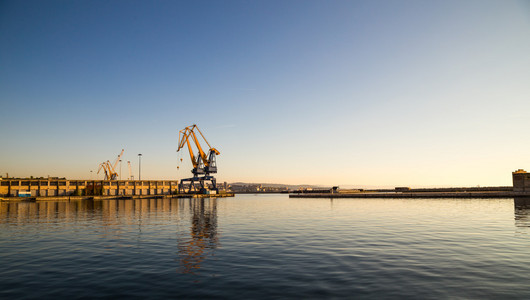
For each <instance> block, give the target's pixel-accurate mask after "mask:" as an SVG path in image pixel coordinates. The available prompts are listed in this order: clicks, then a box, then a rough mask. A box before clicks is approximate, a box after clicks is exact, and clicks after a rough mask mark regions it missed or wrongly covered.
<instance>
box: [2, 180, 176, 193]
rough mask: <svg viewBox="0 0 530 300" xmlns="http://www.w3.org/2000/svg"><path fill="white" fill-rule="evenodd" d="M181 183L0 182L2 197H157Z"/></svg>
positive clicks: (172, 190) (157, 181)
mask: <svg viewBox="0 0 530 300" xmlns="http://www.w3.org/2000/svg"><path fill="white" fill-rule="evenodd" d="M177 186H178V181H176V180H173V181H168V180H66V179H5V178H3V179H2V180H0V197H19V196H22V195H27V196H28V197H59V196H60V197H64V196H156V195H171V194H175V193H176V191H177Z"/></svg>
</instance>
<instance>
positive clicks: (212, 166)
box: [177, 124, 220, 193]
mask: <svg viewBox="0 0 530 300" xmlns="http://www.w3.org/2000/svg"><path fill="white" fill-rule="evenodd" d="M196 132H198V133H199V134H200V136H201V137H202V139H203V140H204V142H206V145H208V150H207V152H204V150H203V148H202V146H201V144H200V142H199V139H198V138H197V134H196ZM190 139H191V142H190ZM192 143H193V144H194V145H195V148H197V150H198V153H197V155H195V154H194V150H193V147H192V145H191V144H192ZM185 146H187V148H188V152H189V154H190V159H191V164H192V165H193V169H192V170H191V173H193V177H191V178H185V179H182V180H181V181H180V183H179V186H178V190H179V193H180V191H181V190H182V191H184V192H186V193H191V192H199V193H208V190H209V191H212V192H214V193H217V192H218V189H217V184H216V180H215V177H214V176H212V175H210V174H214V173H217V163H216V155H219V154H220V153H219V151H218V150H217V149H215V148H213V147H212V146H211V145H210V143H208V141H207V140H206V138H205V137H204V135H203V134H202V132H201V130H200V129H199V127H197V125H195V124H193V125H192V126H188V127H186V128H184V129H182V130H181V131H179V143H178V149H177V152H179V151H180V150H181V149H182V148H184V147H185ZM181 161H182V159H181ZM208 181H209V182H211V185H212V188H211V189H208V186H207V182H208ZM196 182H198V183H199V184H200V190H198V191H197V190H196V187H195V183H196ZM186 187H187V188H186Z"/></svg>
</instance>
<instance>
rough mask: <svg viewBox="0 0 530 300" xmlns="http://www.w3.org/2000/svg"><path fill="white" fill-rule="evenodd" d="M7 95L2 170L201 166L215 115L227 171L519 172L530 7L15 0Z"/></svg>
mask: <svg viewBox="0 0 530 300" xmlns="http://www.w3.org/2000/svg"><path fill="white" fill-rule="evenodd" d="M0 107H1V109H0V133H1V138H2V141H1V143H0V173H1V174H2V175H5V173H6V172H8V173H9V175H10V176H17V177H22V176H30V175H33V176H48V175H50V176H60V177H63V176H65V177H67V178H71V179H77V178H89V177H90V170H94V171H95V170H97V166H98V164H99V163H100V162H102V161H105V160H107V159H109V160H113V159H114V158H115V157H116V156H117V154H118V153H119V152H120V150H121V149H122V148H124V149H125V154H124V161H127V160H130V161H131V162H132V164H133V169H134V172H135V175H136V176H137V172H138V157H137V154H138V153H142V154H143V157H142V179H180V178H185V177H189V175H191V173H190V172H189V171H190V169H191V164H190V163H189V162H188V161H187V159H188V158H187V156H184V158H185V164H184V165H183V166H182V167H181V168H180V170H178V171H177V168H176V166H177V153H176V152H175V151H176V148H177V142H178V131H179V130H180V129H182V128H184V127H185V126H188V125H191V124H198V125H199V127H200V128H201V129H202V130H203V132H204V133H205V135H206V137H207V138H208V140H209V142H210V144H212V145H213V146H214V147H216V148H217V149H219V150H220V151H221V155H220V156H219V157H218V166H219V173H218V176H217V177H218V180H219V181H228V182H234V181H245V182H270V183H289V184H323V185H341V186H366V185H370V186H412V187H419V186H476V185H481V186H488V185H489V186H498V185H511V172H512V171H514V170H515V169H518V168H524V169H527V170H528V169H530V118H529V112H530V4H529V2H528V1H483V0H479V1H465V0H464V1H463V0H457V1H412V0H407V1H320V0H319V1H307V0H304V1H294V0H290V1H268V0H267V1H130V0H127V1H1V2H0ZM186 155H187V153H186ZM122 172H123V177H125V176H126V175H127V168H126V164H123V165H122ZM100 175H101V174H100Z"/></svg>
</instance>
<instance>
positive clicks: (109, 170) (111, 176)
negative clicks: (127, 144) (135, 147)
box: [97, 149, 125, 180]
mask: <svg viewBox="0 0 530 300" xmlns="http://www.w3.org/2000/svg"><path fill="white" fill-rule="evenodd" d="M124 151H125V150H124V149H121V152H120V154H119V155H118V158H116V160H115V161H114V163H113V164H110V161H108V160H107V161H105V162H102V163H100V164H99V168H98V173H97V174H99V172H100V171H101V169H103V171H104V172H105V180H116V179H118V172H116V166H117V165H118V161H119V160H120V159H121V156H122V155H123V152H124Z"/></svg>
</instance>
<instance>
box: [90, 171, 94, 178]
mask: <svg viewBox="0 0 530 300" xmlns="http://www.w3.org/2000/svg"><path fill="white" fill-rule="evenodd" d="M92 174H93V173H92V170H90V180H93V179H94V177H93V176H92Z"/></svg>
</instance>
